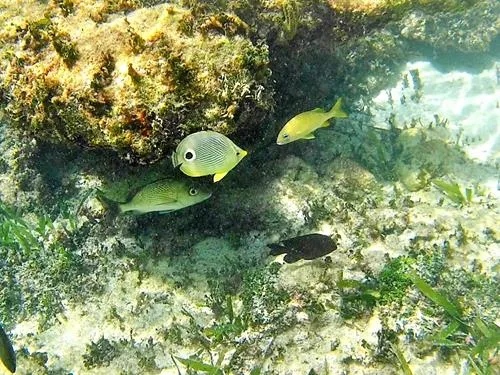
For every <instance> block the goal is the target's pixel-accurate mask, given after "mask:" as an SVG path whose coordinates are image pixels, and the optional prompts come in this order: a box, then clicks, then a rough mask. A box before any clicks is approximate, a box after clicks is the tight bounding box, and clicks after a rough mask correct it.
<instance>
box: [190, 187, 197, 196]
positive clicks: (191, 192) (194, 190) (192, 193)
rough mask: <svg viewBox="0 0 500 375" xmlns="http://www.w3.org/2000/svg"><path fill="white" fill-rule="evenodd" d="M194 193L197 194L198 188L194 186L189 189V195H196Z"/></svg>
mask: <svg viewBox="0 0 500 375" xmlns="http://www.w3.org/2000/svg"><path fill="white" fill-rule="evenodd" d="M196 194H198V190H196V189H195V188H191V189H189V195H196Z"/></svg>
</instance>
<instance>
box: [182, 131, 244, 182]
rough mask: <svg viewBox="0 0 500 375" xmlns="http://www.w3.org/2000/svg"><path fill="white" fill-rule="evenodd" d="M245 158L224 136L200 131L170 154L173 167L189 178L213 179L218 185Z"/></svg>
mask: <svg viewBox="0 0 500 375" xmlns="http://www.w3.org/2000/svg"><path fill="white" fill-rule="evenodd" d="M246 155H247V152H246V151H245V150H243V149H241V148H240V147H238V146H236V145H235V144H234V143H233V142H232V141H231V140H230V139H229V138H227V137H226V136H224V135H222V134H220V133H217V132H214V131H200V132H197V133H193V134H190V135H188V136H187V137H186V138H184V139H183V140H182V141H181V142H180V143H179V145H178V146H177V148H176V149H175V152H174V153H173V154H172V164H173V165H174V168H175V167H178V166H180V170H181V171H182V172H184V173H185V174H187V175H188V176H191V177H200V176H207V175H211V174H213V175H214V182H217V181H220V180H221V179H222V178H224V176H225V175H226V174H227V173H228V172H229V171H230V170H231V169H233V168H234V167H235V166H236V165H237V164H238V163H239V162H240V161H241V159H243V158H244V157H245V156H246Z"/></svg>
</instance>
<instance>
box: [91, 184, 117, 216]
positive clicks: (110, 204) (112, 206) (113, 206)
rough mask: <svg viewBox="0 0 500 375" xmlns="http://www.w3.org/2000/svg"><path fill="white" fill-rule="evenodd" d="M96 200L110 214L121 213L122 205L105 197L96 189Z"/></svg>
mask: <svg viewBox="0 0 500 375" xmlns="http://www.w3.org/2000/svg"><path fill="white" fill-rule="evenodd" d="M96 198H97V200H98V201H99V202H100V203H101V204H102V206H103V207H104V208H105V209H106V210H107V211H109V212H112V213H121V212H123V209H122V204H121V203H119V202H116V201H114V200H112V199H109V198H108V197H106V196H105V195H104V192H103V191H102V190H99V189H97V192H96Z"/></svg>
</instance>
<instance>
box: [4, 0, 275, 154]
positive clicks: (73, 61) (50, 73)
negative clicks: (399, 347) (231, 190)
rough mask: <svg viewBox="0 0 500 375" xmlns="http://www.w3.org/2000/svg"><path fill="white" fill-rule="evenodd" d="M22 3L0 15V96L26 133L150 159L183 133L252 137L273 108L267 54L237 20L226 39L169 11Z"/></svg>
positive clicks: (183, 13)
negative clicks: (193, 26)
mask: <svg viewBox="0 0 500 375" xmlns="http://www.w3.org/2000/svg"><path fill="white" fill-rule="evenodd" d="M24 3H25V4H24V5H25V10H26V11H20V10H19V6H18V4H17V2H15V1H6V7H5V10H3V11H2V12H4V15H3V16H1V17H0V40H1V41H2V43H0V44H1V45H2V47H1V48H0V98H1V102H2V104H3V106H4V109H5V113H6V115H7V116H8V118H9V120H10V122H12V123H13V124H14V125H15V126H17V127H18V128H21V129H22V130H26V131H28V133H29V134H30V135H32V136H36V137H41V138H44V139H50V140H56V141H63V142H69V143H77V144H81V145H85V146H105V147H111V148H114V149H117V150H119V151H123V152H126V153H129V156H130V157H131V158H132V159H136V160H142V161H144V160H153V159H156V158H158V157H161V156H162V155H163V154H164V153H166V152H168V151H169V149H170V148H171V147H172V146H173V145H175V142H177V141H178V140H179V138H181V137H182V136H183V135H185V134H187V133H191V132H194V131H198V130H201V129H212V130H215V131H218V132H221V133H223V134H230V133H233V132H234V131H235V130H236V129H237V128H238V127H239V126H240V124H241V122H242V121H244V122H245V128H246V129H248V130H250V131H251V130H252V128H253V127H255V126H256V125H259V124H260V121H259V120H260V119H261V118H262V114H263V113H265V111H266V109H269V108H270V106H271V105H272V90H271V89H270V85H269V79H268V78H269V75H270V70H269V69H268V50H267V47H266V46H265V45H263V44H259V43H257V42H255V43H254V42H252V41H251V40H250V39H249V38H247V36H246V35H245V33H246V25H245V23H244V22H243V21H241V20H240V19H238V18H237V17H236V16H234V17H233V18H232V20H231V21H232V22H233V24H236V25H237V26H238V27H235V28H233V29H232V33H201V32H193V30H191V28H190V24H191V18H192V17H193V16H192V14H191V11H190V10H187V9H184V8H181V7H178V6H175V5H172V4H163V5H157V6H154V7H150V8H147V7H146V8H140V9H136V10H133V11H132V12H130V13H128V14H125V13H124V12H123V10H121V12H120V13H115V14H108V15H107V16H103V15H102V14H103V13H104V14H105V11H108V12H110V11H112V10H114V9H111V10H110V9H108V8H106V9H101V11H102V12H101V11H99V12H97V11H96V9H92V7H91V6H90V2H79V3H78V5H77V4H76V3H75V4H73V3H72V2H70V3H71V4H73V5H72V6H71V7H70V8H65V7H62V6H60V4H59V2H55V4H59V5H42V4H41V3H40V2H38V1H25V2H24ZM64 3H66V2H64ZM101 5H102V4H101ZM97 14H99V15H97ZM250 114H251V116H250Z"/></svg>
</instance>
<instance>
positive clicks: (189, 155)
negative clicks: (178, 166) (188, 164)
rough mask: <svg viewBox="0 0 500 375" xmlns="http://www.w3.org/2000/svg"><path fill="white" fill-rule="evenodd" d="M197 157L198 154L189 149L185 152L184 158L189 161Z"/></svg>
mask: <svg viewBox="0 0 500 375" xmlns="http://www.w3.org/2000/svg"><path fill="white" fill-rule="evenodd" d="M195 158H196V154H195V153H194V151H193V150H187V151H186V152H185V153H184V159H186V160H187V161H190V160H194V159H195Z"/></svg>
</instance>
